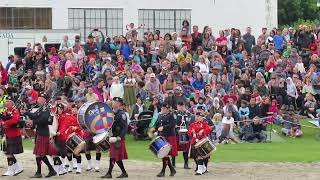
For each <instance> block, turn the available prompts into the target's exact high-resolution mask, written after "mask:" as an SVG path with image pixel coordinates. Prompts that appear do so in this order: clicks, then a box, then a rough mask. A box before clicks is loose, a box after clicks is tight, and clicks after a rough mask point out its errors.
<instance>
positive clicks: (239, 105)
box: [0, 21, 320, 142]
mask: <svg viewBox="0 0 320 180" xmlns="http://www.w3.org/2000/svg"><path fill="white" fill-rule="evenodd" d="M141 27H143V25H140V26H138V27H135V26H134V24H133V23H131V24H129V25H127V30H128V32H127V33H126V34H125V35H121V36H115V37H109V36H108V35H105V34H104V33H103V32H101V31H99V30H98V29H94V30H93V31H92V33H91V34H90V35H89V36H88V37H87V40H86V42H82V41H81V37H80V36H76V37H75V41H74V42H71V41H70V40H69V38H68V36H65V37H63V42H62V43H61V45H60V48H59V49H56V48H54V47H52V48H51V49H50V50H49V51H46V50H45V49H44V48H43V45H42V44H41V43H36V44H33V45H32V44H30V43H28V44H27V48H26V50H25V53H24V56H18V55H13V56H10V57H9V58H8V62H7V65H6V67H4V66H3V65H1V64H0V80H1V85H2V86H3V87H2V88H1V90H0V96H1V98H2V97H4V96H5V95H7V96H11V97H12V98H13V99H15V100H19V101H23V102H25V103H26V106H27V107H28V106H29V107H30V106H32V105H33V104H35V102H36V100H37V97H38V94H39V92H42V91H44V92H46V93H47V94H48V95H49V96H51V97H53V96H55V97H57V96H59V97H60V99H62V100H65V101H73V102H75V103H79V104H82V103H84V102H87V101H102V102H106V103H108V102H109V100H110V99H112V98H113V97H121V98H123V99H124V101H125V104H126V110H127V112H128V114H129V116H130V117H131V118H130V119H135V118H136V117H137V114H139V113H141V112H143V111H146V110H150V111H152V112H154V115H155V116H156V115H157V113H158V112H160V105H161V103H163V102H165V101H166V102H168V103H169V104H170V107H171V109H172V110H175V109H176V106H177V104H178V103H179V102H181V101H182V102H184V103H185V104H186V106H187V107H188V108H187V109H188V111H189V112H191V113H194V112H195V111H197V109H204V111H205V113H206V114H207V117H208V119H209V120H214V123H215V126H216V132H217V138H218V139H220V140H221V141H222V140H225V139H228V138H230V139H232V140H234V141H235V142H238V141H239V139H238V137H236V136H237V135H235V134H234V133H233V129H234V128H239V129H240V132H239V138H240V140H245V141H252V140H258V141H265V140H266V135H265V134H264V133H263V131H265V123H278V124H282V125H283V132H284V133H285V134H286V135H289V136H300V135H302V132H301V131H300V132H297V131H299V129H301V127H300V125H299V119H298V118H297V117H296V115H297V114H300V115H305V116H309V117H310V118H315V117H316V116H317V114H318V109H319V108H320V95H319V93H320V72H318V71H319V68H320V64H319V62H320V59H319V55H320V43H319V42H320V28H311V27H307V26H300V27H299V28H297V29H293V28H291V27H290V28H284V29H277V28H274V29H267V28H262V30H261V35H259V36H257V37H255V36H254V35H252V34H251V28H250V27H247V28H246V31H245V32H241V31H240V30H239V29H235V28H231V29H224V30H220V31H219V33H218V36H216V37H215V36H214V33H213V30H215V29H213V28H214V27H208V26H205V27H204V28H203V30H202V31H201V30H200V29H199V27H198V26H197V25H193V26H192V27H191V25H190V24H189V22H188V21H184V22H183V23H182V27H181V31H180V32H171V33H165V34H163V33H161V32H160V31H159V30H156V31H155V32H144V33H143V36H142V37H138V32H139V31H141ZM23 94H26V96H24V97H25V98H24V99H22V98H21V97H22V95H23ZM1 102H2V101H0V103H1ZM288 112H290V114H289V113H288ZM288 122H289V123H288ZM290 122H294V123H290ZM219 127H220V133H219ZM226 127H227V129H228V130H230V132H229V131H228V132H226V130H225V129H226Z"/></svg>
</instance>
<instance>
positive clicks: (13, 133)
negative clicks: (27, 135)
mask: <svg viewBox="0 0 320 180" xmlns="http://www.w3.org/2000/svg"><path fill="white" fill-rule="evenodd" d="M4 114H5V115H7V114H11V115H12V117H11V119H8V120H5V121H3V126H4V133H5V135H6V136H7V137H9V138H14V137H18V136H21V129H20V128H11V127H10V126H12V125H14V124H17V123H18V122H19V119H20V114H19V112H18V111H17V110H16V109H8V110H6V111H5V112H4Z"/></svg>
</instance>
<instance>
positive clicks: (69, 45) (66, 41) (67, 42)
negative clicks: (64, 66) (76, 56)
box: [59, 35, 72, 50]
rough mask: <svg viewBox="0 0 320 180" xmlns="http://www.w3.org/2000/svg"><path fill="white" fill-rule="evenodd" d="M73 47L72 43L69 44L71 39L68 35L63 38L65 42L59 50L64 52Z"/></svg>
mask: <svg viewBox="0 0 320 180" xmlns="http://www.w3.org/2000/svg"><path fill="white" fill-rule="evenodd" d="M70 47H72V45H71V43H70V42H69V37H68V36H67V35H64V36H63V41H62V43H61V44H60V47H59V50H62V49H63V48H70Z"/></svg>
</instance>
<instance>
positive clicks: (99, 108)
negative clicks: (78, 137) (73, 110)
mask: <svg viewBox="0 0 320 180" xmlns="http://www.w3.org/2000/svg"><path fill="white" fill-rule="evenodd" d="M113 117H114V114H113V111H112V109H111V108H110V106H109V105H107V104H105V103H102V102H87V103H85V104H83V105H82V106H81V107H80V108H79V112H78V121H79V124H80V126H81V127H82V129H85V130H88V131H90V132H91V133H94V134H102V133H105V132H108V131H109V129H110V128H111V126H112V124H113Z"/></svg>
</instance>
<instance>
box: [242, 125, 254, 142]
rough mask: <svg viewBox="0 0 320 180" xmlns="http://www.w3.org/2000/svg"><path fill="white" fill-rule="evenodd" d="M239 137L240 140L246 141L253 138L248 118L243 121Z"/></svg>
mask: <svg viewBox="0 0 320 180" xmlns="http://www.w3.org/2000/svg"><path fill="white" fill-rule="evenodd" d="M239 138H240V140H243V141H247V142H250V141H252V140H253V139H254V138H255V136H254V133H253V127H252V125H251V121H250V120H249V119H246V120H245V121H244V125H243V126H242V127H241V128H240V135H239Z"/></svg>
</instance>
